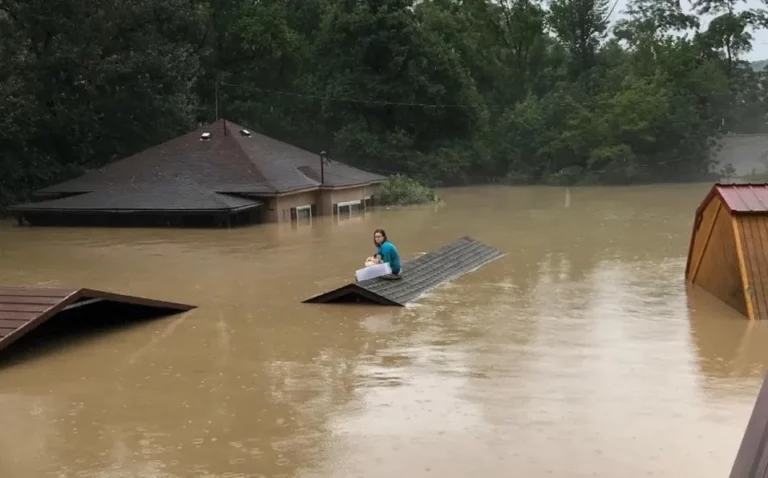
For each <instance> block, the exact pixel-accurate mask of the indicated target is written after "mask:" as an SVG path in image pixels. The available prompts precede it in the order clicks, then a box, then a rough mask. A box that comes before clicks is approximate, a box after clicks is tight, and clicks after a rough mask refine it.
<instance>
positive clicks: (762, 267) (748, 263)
mask: <svg viewBox="0 0 768 478" xmlns="http://www.w3.org/2000/svg"><path fill="white" fill-rule="evenodd" d="M734 229H735V231H736V233H737V234H738V235H739V237H738V238H739V239H740V242H741V245H742V248H743V255H744V276H745V279H746V282H747V283H746V284H745V286H746V288H747V289H746V295H747V296H748V297H749V300H750V301H751V304H750V305H751V306H752V309H753V316H752V317H751V318H754V319H758V320H762V319H768V217H766V216H764V215H759V216H756V215H739V216H737V217H736V220H735V221H734Z"/></svg>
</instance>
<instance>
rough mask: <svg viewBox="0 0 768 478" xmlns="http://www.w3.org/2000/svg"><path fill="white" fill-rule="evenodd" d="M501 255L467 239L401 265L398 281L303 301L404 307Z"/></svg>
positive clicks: (354, 285)
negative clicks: (360, 301)
mask: <svg viewBox="0 0 768 478" xmlns="http://www.w3.org/2000/svg"><path fill="white" fill-rule="evenodd" d="M503 256H504V253H503V252H501V251H499V250H497V249H495V248H493V247H490V246H487V245H485V244H483V243H482V242H480V241H477V240H475V239H472V238H471V237H463V238H461V239H459V240H458V241H456V242H454V243H452V244H448V245H446V246H443V247H441V248H440V249H437V250H435V251H432V252H429V253H427V254H424V255H423V256H420V257H418V258H416V259H414V260H412V261H408V262H405V263H403V266H402V272H401V276H402V277H401V278H400V279H397V280H390V279H384V278H376V279H371V280H366V281H361V282H356V283H352V284H347V285H345V286H342V287H340V288H338V289H334V290H332V291H329V292H326V293H324V294H320V295H317V296H314V297H310V298H309V299H306V300H305V301H304V302H305V303H330V302H345V301H347V300H349V299H350V298H352V297H357V298H360V299H363V300H365V301H367V302H373V303H377V304H381V305H398V306H405V305H407V304H408V303H410V302H413V301H414V300H416V299H418V298H419V297H421V296H422V295H423V294H425V293H427V292H429V291H430V290H432V289H434V288H435V287H438V286H439V285H441V284H443V283H445V282H448V281H450V280H453V279H455V278H457V277H459V276H462V275H464V274H466V273H468V272H472V271H473V270H475V269H478V268H479V267H481V266H483V265H485V264H488V263H489V262H492V261H495V260H496V259H500V258H502V257H503Z"/></svg>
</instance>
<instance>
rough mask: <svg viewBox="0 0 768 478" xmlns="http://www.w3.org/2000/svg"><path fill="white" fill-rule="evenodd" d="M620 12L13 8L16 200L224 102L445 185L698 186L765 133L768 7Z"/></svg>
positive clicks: (250, 119)
mask: <svg viewBox="0 0 768 478" xmlns="http://www.w3.org/2000/svg"><path fill="white" fill-rule="evenodd" d="M615 6H616V4H615V3H614V1H613V0H551V1H549V2H547V3H543V2H539V1H536V0H421V1H416V0H133V1H131V2H123V1H116V0H62V1H59V2H44V1H42V0H0V34H1V35H2V38H3V41H2V42H0V205H2V204H8V203H10V202H13V201H18V200H21V199H24V198H26V197H27V196H28V195H29V193H30V192H31V191H33V190H34V189H36V188H39V187H41V186H43V185H46V184H49V183H51V182H55V181H59V180H63V179H66V178H69V177H71V176H73V175H76V174H80V173H82V172H83V171H85V170H87V169H88V168H93V167H98V166H100V165H103V164H105V163H108V162H109V161H113V160H115V159H118V158H120V157H124V156H126V155H128V154H131V153H134V152H137V151H139V150H142V149H145V148H147V147H149V146H152V145H154V144H157V143H159V142H161V141H164V140H167V139H170V138H171V137H173V136H175V135H178V134H180V133H182V132H185V131H187V130H189V129H191V128H193V127H195V126H196V125H197V124H200V123H204V122H209V121H212V120H214V119H215V118H216V114H217V111H216V110H217V105H218V114H219V115H220V116H223V117H226V118H229V119H232V120H233V121H237V122H239V123H241V124H245V125H248V126H250V127H252V128H254V129H256V130H258V131H261V132H263V133H264V134H267V135H269V136H272V137H274V138H277V139H280V140H283V141H286V142H290V143H293V144H296V145H297V146H300V147H303V148H306V149H309V150H312V151H320V150H326V151H328V152H329V153H330V154H331V155H332V156H333V157H334V158H336V159H339V160H342V161H346V162H348V163H350V164H353V165H357V166H360V167H363V168H368V169H370V170H372V171H376V172H380V173H405V174H408V175H410V176H413V177H417V178H419V179H421V180H422V181H425V182H427V183H429V184H430V185H456V184H467V183H474V182H506V183H512V184H519V183H549V184H574V183H602V184H627V183H637V182H655V181H684V180H690V179H699V178H702V177H704V175H706V173H707V171H708V170H709V168H710V157H711V155H710V154H709V153H710V151H711V150H712V147H713V145H714V144H715V142H716V141H717V139H718V138H719V137H720V136H721V135H723V134H724V133H727V132H741V133H751V132H764V131H765V130H766V118H765V114H766V112H768V109H766V107H767V106H768V98H767V97H766V86H768V76H767V75H766V73H764V72H762V71H755V70H754V69H753V68H751V67H750V65H749V64H748V62H746V61H744V56H745V54H746V53H748V52H749V51H750V50H751V46H752V34H751V32H753V31H754V30H755V29H759V28H763V27H765V26H766V25H768V15H766V11H765V10H764V9H746V8H744V5H742V3H741V2H740V1H737V0H694V1H693V2H692V3H691V4H690V5H689V6H688V9H686V8H684V7H683V5H681V4H680V3H679V2H678V1H677V0H630V2H629V4H628V8H627V11H626V12H625V14H624V15H623V18H622V19H621V20H620V21H618V22H614V24H612V25H611V24H610V20H611V19H612V18H615V17H617V14H618V13H619V12H616V11H615ZM705 17H706V18H708V19H709V22H708V23H707V24H706V26H705V27H704V26H702V23H703V22H702V18H705ZM217 85H218V87H217ZM217 91H218V95H217ZM217 96H218V102H217V101H216V98H217Z"/></svg>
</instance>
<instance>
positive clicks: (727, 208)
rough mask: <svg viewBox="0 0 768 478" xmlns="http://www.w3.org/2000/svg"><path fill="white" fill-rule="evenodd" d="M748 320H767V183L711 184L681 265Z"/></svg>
mask: <svg viewBox="0 0 768 478" xmlns="http://www.w3.org/2000/svg"><path fill="white" fill-rule="evenodd" d="M685 276H686V280H687V281H688V282H690V283H693V284H696V285H698V286H700V287H701V288H703V289H704V290H706V291H707V292H709V293H710V294H712V295H714V296H715V297H717V298H718V299H720V300H722V301H723V302H725V303H726V304H728V305H730V306H731V307H732V308H734V309H736V310H738V311H739V312H741V313H742V314H744V315H745V316H747V317H749V318H750V319H768V184H715V185H714V186H713V187H712V189H711V190H710V191H709V194H707V196H706V197H705V198H704V200H703V201H702V203H701V205H700V206H699V208H698V209H697V210H696V216H695V220H694V224H693V232H692V234H691V245H690V248H689V250H688V262H687V264H686V267H685Z"/></svg>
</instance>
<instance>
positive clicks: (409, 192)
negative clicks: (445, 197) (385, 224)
mask: <svg viewBox="0 0 768 478" xmlns="http://www.w3.org/2000/svg"><path fill="white" fill-rule="evenodd" d="M379 201H380V203H381V204H383V205H386V206H408V205H412V204H427V203H431V202H437V201H439V197H438V195H437V193H436V192H435V191H434V190H432V189H430V188H428V187H426V186H424V185H423V184H421V183H420V182H418V181H416V180H415V179H413V178H409V177H408V176H404V175H401V174H396V175H394V176H392V177H391V178H389V181H388V182H386V183H384V184H383V185H382V187H381V191H380V192H379Z"/></svg>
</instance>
